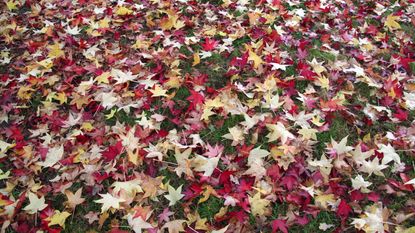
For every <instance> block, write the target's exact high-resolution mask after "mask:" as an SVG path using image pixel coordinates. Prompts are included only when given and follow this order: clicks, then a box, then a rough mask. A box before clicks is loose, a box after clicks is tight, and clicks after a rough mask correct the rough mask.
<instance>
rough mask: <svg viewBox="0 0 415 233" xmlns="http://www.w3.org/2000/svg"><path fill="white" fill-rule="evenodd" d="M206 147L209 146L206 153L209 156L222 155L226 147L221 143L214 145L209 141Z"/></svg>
mask: <svg viewBox="0 0 415 233" xmlns="http://www.w3.org/2000/svg"><path fill="white" fill-rule="evenodd" d="M206 148H207V151H206V152H205V153H204V155H206V156H208V157H209V158H213V157H216V156H220V155H221V154H222V152H223V149H224V147H223V146H221V145H218V144H216V145H215V146H214V147H213V146H211V145H210V144H209V143H208V144H207V145H206Z"/></svg>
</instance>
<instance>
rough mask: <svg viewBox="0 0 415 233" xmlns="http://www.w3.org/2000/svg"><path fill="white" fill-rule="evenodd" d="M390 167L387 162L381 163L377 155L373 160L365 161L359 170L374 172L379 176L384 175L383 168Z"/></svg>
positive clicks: (370, 173)
mask: <svg viewBox="0 0 415 233" xmlns="http://www.w3.org/2000/svg"><path fill="white" fill-rule="evenodd" d="M387 167H389V166H388V165H386V164H381V163H380V162H379V158H378V157H375V158H374V159H373V160H372V161H363V162H362V166H361V167H360V168H359V171H362V172H366V173H368V174H369V176H370V175H372V173H374V174H375V175H378V176H384V174H383V173H382V170H383V169H385V168H387Z"/></svg>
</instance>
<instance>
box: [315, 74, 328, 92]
mask: <svg viewBox="0 0 415 233" xmlns="http://www.w3.org/2000/svg"><path fill="white" fill-rule="evenodd" d="M317 85H319V86H321V87H322V88H324V89H326V90H328V89H329V88H330V81H329V79H328V78H326V77H325V76H324V75H323V76H321V77H318V83H317Z"/></svg>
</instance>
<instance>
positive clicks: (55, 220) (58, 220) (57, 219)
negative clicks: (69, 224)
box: [48, 210, 71, 228]
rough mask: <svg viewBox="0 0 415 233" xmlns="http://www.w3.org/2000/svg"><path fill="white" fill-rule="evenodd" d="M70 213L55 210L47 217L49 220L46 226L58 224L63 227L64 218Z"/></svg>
mask: <svg viewBox="0 0 415 233" xmlns="http://www.w3.org/2000/svg"><path fill="white" fill-rule="evenodd" d="M70 215H71V214H70V213H68V212H66V211H63V212H60V211H59V210H55V214H53V216H52V217H49V218H48V219H49V220H50V222H49V224H48V226H53V225H59V226H61V227H63V228H65V220H66V219H67V218H68V217H69V216H70Z"/></svg>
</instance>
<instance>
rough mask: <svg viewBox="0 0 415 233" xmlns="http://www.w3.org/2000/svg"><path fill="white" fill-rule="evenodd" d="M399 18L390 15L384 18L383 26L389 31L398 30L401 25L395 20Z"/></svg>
mask: <svg viewBox="0 0 415 233" xmlns="http://www.w3.org/2000/svg"><path fill="white" fill-rule="evenodd" d="M399 19H400V17H399V16H394V15H393V14H390V15H388V16H387V17H386V21H385V26H386V27H388V29H389V30H391V31H392V30H393V29H400V28H401V25H400V24H399V23H398V22H396V20H399Z"/></svg>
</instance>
